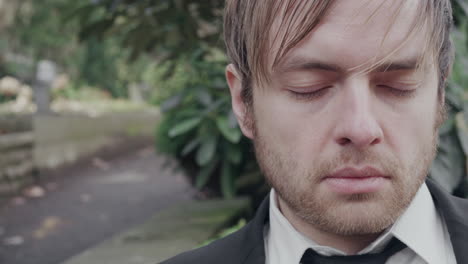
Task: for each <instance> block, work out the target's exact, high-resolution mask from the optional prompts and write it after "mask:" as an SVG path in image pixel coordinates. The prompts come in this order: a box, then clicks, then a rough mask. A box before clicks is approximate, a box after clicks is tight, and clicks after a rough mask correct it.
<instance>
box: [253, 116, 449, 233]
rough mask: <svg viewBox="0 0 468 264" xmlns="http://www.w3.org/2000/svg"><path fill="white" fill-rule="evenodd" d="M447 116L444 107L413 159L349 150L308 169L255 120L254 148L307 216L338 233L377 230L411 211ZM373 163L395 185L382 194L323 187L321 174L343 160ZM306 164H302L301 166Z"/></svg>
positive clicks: (269, 176) (289, 200) (269, 175)
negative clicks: (343, 192) (333, 191)
mask: <svg viewBox="0 0 468 264" xmlns="http://www.w3.org/2000/svg"><path fill="white" fill-rule="evenodd" d="M444 117H445V108H443V107H440V109H439V111H438V115H437V120H436V122H435V129H434V133H433V137H432V140H431V142H428V143H427V144H424V145H423V146H421V147H420V148H419V149H418V150H417V153H415V155H414V159H413V160H412V161H411V162H407V163H404V162H402V161H401V160H399V159H398V158H397V157H395V156H393V155H389V154H388V153H377V152H374V151H357V150H355V149H344V150H343V151H342V152H341V153H339V154H338V155H337V156H336V157H334V158H331V159H327V160H317V161H311V162H314V163H313V166H308V167H307V168H303V166H304V164H298V163H297V160H296V159H295V158H294V157H293V155H291V153H285V152H284V151H281V150H280V149H276V147H274V146H275V144H271V143H272V142H269V140H267V138H266V136H265V135H264V134H263V132H262V131H259V129H258V128H257V127H256V123H257V122H256V121H253V120H252V123H251V125H252V128H253V131H254V140H253V141H254V146H255V153H256V156H257V160H258V163H259V166H260V168H261V170H262V172H263V174H264V175H265V178H266V180H267V181H268V182H269V183H270V185H271V186H272V187H273V188H274V189H275V191H276V194H277V195H278V196H279V198H280V199H281V200H282V201H283V202H284V203H285V204H286V205H287V206H288V207H289V209H290V210H291V211H292V212H293V213H294V214H295V215H296V216H297V217H299V218H300V219H302V221H304V222H306V223H307V224H309V225H311V226H313V227H314V228H316V229H318V230H320V231H322V232H326V233H331V234H335V235H341V236H360V235H369V234H377V233H380V232H382V231H383V230H385V229H386V228H388V227H389V226H391V225H392V224H393V223H394V222H395V221H396V220H397V219H398V217H399V216H400V215H401V214H402V213H403V212H404V211H405V210H406V208H407V207H408V205H409V204H410V203H411V201H412V200H413V198H414V196H415V194H416V192H417V191H418V190H419V188H420V186H421V185H422V183H423V182H424V180H425V179H426V176H427V174H428V171H429V168H430V166H431V163H432V161H433V159H434V157H435V154H436V149H437V141H438V136H437V131H438V127H439V126H440V124H441V123H442V122H443V119H444ZM353 164H370V165H372V166H376V167H377V168H379V169H380V170H382V172H383V173H384V174H385V175H390V176H391V179H390V181H391V182H390V184H391V187H390V188H385V191H382V192H377V193H365V194H351V195H346V196H337V195H334V194H330V193H326V192H323V190H321V191H320V188H317V186H319V184H320V181H321V179H322V178H323V177H324V176H326V175H329V174H330V173H332V172H333V171H334V170H336V169H337V168H341V167H343V166H344V165H353ZM301 165H302V167H301Z"/></svg>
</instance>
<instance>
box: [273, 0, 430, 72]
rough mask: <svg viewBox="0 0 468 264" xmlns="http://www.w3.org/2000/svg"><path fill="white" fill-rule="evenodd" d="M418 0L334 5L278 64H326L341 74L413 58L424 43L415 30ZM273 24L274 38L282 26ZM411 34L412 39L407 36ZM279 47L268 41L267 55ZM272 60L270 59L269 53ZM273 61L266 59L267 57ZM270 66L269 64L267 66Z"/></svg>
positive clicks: (339, 2)
mask: <svg viewBox="0 0 468 264" xmlns="http://www.w3.org/2000/svg"><path fill="white" fill-rule="evenodd" d="M418 2H419V0H391V1H390V0H353V1H350V0H337V1H334V2H333V4H332V5H331V6H330V8H329V10H328V11H327V12H326V13H325V15H324V16H323V17H322V18H321V20H320V22H319V23H318V24H317V25H316V27H315V28H314V29H313V30H312V31H311V32H310V33H309V34H308V35H307V36H306V37H305V38H304V39H302V40H301V41H300V42H299V43H298V44H297V45H296V46H294V47H293V48H292V49H291V50H290V51H288V53H287V54H285V55H284V56H283V57H282V58H281V60H280V61H279V66H281V65H284V64H287V63H289V62H291V60H293V61H294V60H298V59H299V60H307V59H308V58H311V59H317V60H320V59H321V60H326V62H332V63H333V64H337V65H340V67H342V68H345V69H347V70H352V69H359V68H362V67H368V66H369V65H372V64H373V63H376V62H378V61H381V60H384V59H385V58H387V57H388V58H387V59H388V60H392V59H408V58H418V57H420V56H421V53H422V51H423V50H424V46H425V45H426V42H427V36H426V35H427V34H426V33H424V31H423V30H415V21H416V18H417V17H418V15H419V11H418V7H419V5H418ZM278 21H280V19H278V20H277V21H275V23H276V25H274V27H273V28H272V30H273V31H276V34H278V36H280V35H281V34H282V32H283V31H284V27H283V26H282V25H281V24H279V23H278ZM413 33H414V34H413ZM279 48H280V45H279V43H278V42H277V41H275V40H273V41H272V51H273V53H275V52H277V51H278V50H279ZM272 55H273V54H272ZM272 57H274V55H273V56H269V58H272ZM269 63H270V65H272V67H273V61H269Z"/></svg>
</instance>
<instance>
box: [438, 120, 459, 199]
mask: <svg viewBox="0 0 468 264" xmlns="http://www.w3.org/2000/svg"><path fill="white" fill-rule="evenodd" d="M465 166H466V158H465V154H464V153H463V149H462V146H461V144H460V141H459V139H458V137H457V131H456V129H452V131H450V133H447V134H444V135H441V136H440V139H439V146H438V152H437V156H436V158H435V160H434V162H433V163H432V167H431V170H430V176H431V178H433V179H434V180H435V181H436V182H437V183H439V184H440V185H441V186H442V187H443V188H444V189H445V190H446V191H448V192H453V191H454V190H455V189H456V188H457V186H458V185H459V184H460V182H461V181H462V179H463V178H464V177H465V175H466V170H465Z"/></svg>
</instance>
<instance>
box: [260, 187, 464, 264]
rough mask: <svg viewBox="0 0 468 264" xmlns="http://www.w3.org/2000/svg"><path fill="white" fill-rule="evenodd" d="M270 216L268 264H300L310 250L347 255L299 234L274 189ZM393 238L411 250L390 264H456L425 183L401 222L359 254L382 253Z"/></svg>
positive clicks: (266, 253)
mask: <svg viewBox="0 0 468 264" xmlns="http://www.w3.org/2000/svg"><path fill="white" fill-rule="evenodd" d="M269 214H270V222H269V224H268V225H266V226H265V230H264V237H265V257H266V264H299V261H300V260H301V258H302V255H303V254H304V252H305V251H306V250H307V249H308V248H312V249H313V250H315V251H316V252H317V253H319V254H322V255H327V256H331V255H346V254H345V253H344V252H342V251H340V250H338V249H335V248H332V247H328V246H321V245H318V244H317V243H316V242H314V241H313V240H311V239H310V238H308V237H306V236H305V235H303V234H301V233H299V232H298V231H297V230H296V229H295V228H294V227H293V226H292V225H291V224H290V223H289V221H288V220H287V219H286V218H285V217H284V216H283V214H282V213H281V212H280V210H279V209H278V206H277V200H276V195H275V191H274V190H273V189H272V190H271V192H270V211H269ZM392 237H396V238H398V239H399V240H400V241H401V242H403V243H404V244H406V246H407V248H405V249H403V250H402V251H400V252H398V253H396V254H394V255H393V256H391V257H390V258H389V259H388V260H387V262H386V264H423V263H428V264H456V260H455V254H454V252H453V248H452V243H451V241H450V237H449V233H448V231H447V227H446V225H445V222H444V220H443V218H442V217H441V215H440V214H439V213H438V212H437V210H436V208H435V205H434V202H433V200H432V197H431V194H430V193H429V190H428V188H427V186H426V184H425V183H424V184H423V185H422V186H421V188H420V189H419V190H418V192H417V193H416V195H415V197H414V199H413V201H412V202H411V203H410V205H409V206H408V208H407V209H406V211H405V212H404V213H403V214H402V215H401V216H400V217H399V218H398V220H397V221H396V222H395V223H394V224H393V225H392V226H391V227H390V228H388V229H387V230H386V231H385V232H384V233H383V234H382V235H380V236H379V237H378V238H377V239H376V240H375V241H374V242H372V243H371V244H370V245H368V246H367V247H366V248H364V249H363V250H361V251H360V252H358V254H366V253H377V252H380V251H381V250H383V248H385V246H386V245H387V244H388V242H390V240H391V239H392Z"/></svg>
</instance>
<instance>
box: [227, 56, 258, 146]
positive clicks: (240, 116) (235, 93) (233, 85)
mask: <svg viewBox="0 0 468 264" xmlns="http://www.w3.org/2000/svg"><path fill="white" fill-rule="evenodd" d="M226 80H227V83H228V85H229V91H230V92H231V102H232V110H233V111H234V114H235V115H236V118H237V122H238V123H239V126H240V128H241V130H242V133H243V134H244V135H245V136H246V137H248V138H250V139H253V131H252V126H251V125H249V124H251V120H250V119H251V116H250V113H248V112H247V107H246V105H245V102H244V101H243V100H242V96H241V94H242V79H241V78H240V75H239V74H238V72H237V70H236V68H235V67H234V65H233V64H229V65H228V66H227V67H226Z"/></svg>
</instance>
